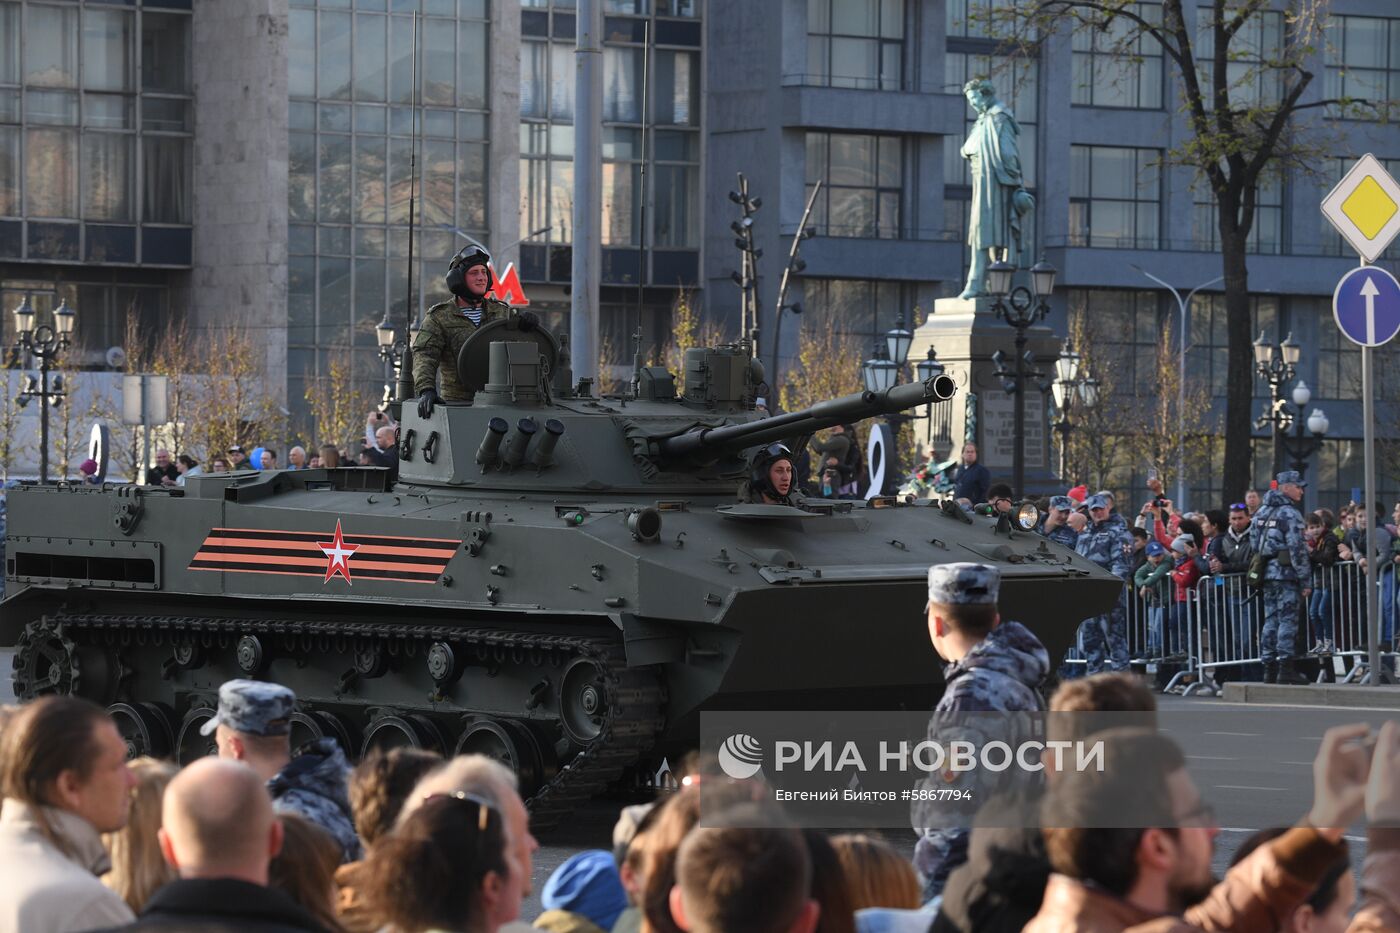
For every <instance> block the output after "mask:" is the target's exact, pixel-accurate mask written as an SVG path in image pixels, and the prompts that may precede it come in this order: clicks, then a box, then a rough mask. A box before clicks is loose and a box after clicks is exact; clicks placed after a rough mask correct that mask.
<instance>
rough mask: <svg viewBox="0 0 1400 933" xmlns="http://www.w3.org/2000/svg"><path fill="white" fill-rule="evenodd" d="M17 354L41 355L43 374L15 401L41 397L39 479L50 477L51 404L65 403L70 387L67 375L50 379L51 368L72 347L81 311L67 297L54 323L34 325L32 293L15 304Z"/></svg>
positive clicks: (39, 356)
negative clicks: (31, 304) (66, 382)
mask: <svg viewBox="0 0 1400 933" xmlns="http://www.w3.org/2000/svg"><path fill="white" fill-rule="evenodd" d="M14 315H15V346H14V350H15V355H16V356H17V357H19V358H20V359H21V360H22V359H23V357H24V356H25V354H29V355H31V356H36V357H38V358H39V378H38V379H37V380H36V379H35V378H34V377H33V376H30V377H29V379H28V381H27V382H26V383H25V386H24V390H23V391H21V392H20V393H19V395H18V396H17V397H16V398H15V402H16V403H17V404H19V405H20V406H21V407H23V406H25V405H28V404H29V401H30V399H35V398H37V399H38V400H39V482H41V483H47V482H48V481H49V407H50V406H51V405H61V404H63V398H64V396H65V395H66V394H67V391H66V390H65V389H64V387H63V376H62V375H61V374H60V375H57V376H54V378H53V379H52V380H50V379H49V371H50V370H51V369H52V368H53V364H54V361H55V360H56V359H58V355H59V354H60V353H62V352H63V351H64V350H66V349H68V346H69V343H70V340H69V338H70V337H71V336H72V334H73V324H74V322H75V321H76V319H77V317H78V315H77V313H76V312H74V311H73V309H72V308H70V307H68V302H67V301H66V300H65V301H63V302H60V304H59V306H58V309H57V310H55V311H54V313H53V323H52V324H40V325H39V326H37V327H36V326H34V319H35V317H36V315H35V313H34V309H33V308H32V307H31V306H30V304H29V297H28V296H25V298H24V300H23V301H21V302H20V303H19V307H17V308H15V311H14Z"/></svg>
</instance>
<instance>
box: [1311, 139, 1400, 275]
mask: <svg viewBox="0 0 1400 933" xmlns="http://www.w3.org/2000/svg"><path fill="white" fill-rule="evenodd" d="M1322 214H1323V216H1324V217H1326V218H1327V219H1328V220H1329V221H1331V223H1332V226H1334V227H1336V228H1337V232H1338V233H1340V234H1341V235H1342V236H1343V237H1344V238H1345V239H1346V241H1347V242H1348V243H1350V244H1351V246H1352V248H1353V249H1355V250H1356V251H1357V252H1358V253H1360V254H1361V258H1362V259H1364V260H1366V261H1367V262H1375V261H1376V257H1378V256H1380V254H1381V253H1383V252H1385V248H1386V247H1387V246H1389V245H1390V241H1391V240H1393V239H1395V237H1396V235H1397V234H1400V184H1397V183H1396V181H1395V179H1394V178H1391V177H1390V173H1389V172H1387V171H1386V170H1385V166H1383V165H1381V163H1380V160H1379V159H1377V158H1376V157H1375V156H1373V155H1371V154H1370V153H1367V154H1366V155H1364V156H1362V157H1361V158H1360V159H1359V160H1358V161H1357V163H1356V164H1355V165H1354V166H1352V168H1351V171H1349V172H1347V174H1346V177H1345V178H1343V179H1342V181H1341V183H1340V184H1339V185H1337V187H1335V188H1333V189H1332V191H1331V193H1330V194H1328V195H1327V197H1325V198H1323V200H1322Z"/></svg>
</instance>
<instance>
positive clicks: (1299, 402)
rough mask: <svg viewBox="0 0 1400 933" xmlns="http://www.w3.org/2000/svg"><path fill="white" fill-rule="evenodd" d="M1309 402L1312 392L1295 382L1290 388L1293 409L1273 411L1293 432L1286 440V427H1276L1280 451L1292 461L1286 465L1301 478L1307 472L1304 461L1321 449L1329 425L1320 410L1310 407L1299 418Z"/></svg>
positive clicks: (1299, 381)
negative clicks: (1285, 453) (1309, 412)
mask: <svg viewBox="0 0 1400 933" xmlns="http://www.w3.org/2000/svg"><path fill="white" fill-rule="evenodd" d="M1310 401H1312V390H1311V389H1309V388H1308V386H1307V383H1305V382H1303V380H1301V379H1299V380H1298V384H1297V385H1295V386H1294V387H1293V408H1294V410H1293V411H1285V410H1283V409H1280V410H1277V411H1275V412H1274V414H1275V416H1278V415H1282V416H1283V417H1284V418H1285V419H1286V420H1287V421H1289V422H1291V423H1292V426H1293V429H1294V431H1295V434H1294V436H1293V437H1289V436H1288V435H1287V430H1288V426H1287V425H1281V426H1280V428H1279V434H1280V440H1281V442H1282V444H1283V449H1284V450H1285V451H1286V452H1287V454H1288V456H1289V458H1291V460H1292V462H1291V463H1290V464H1289V466H1291V467H1292V468H1293V469H1295V470H1297V471H1298V473H1299V475H1301V476H1304V477H1306V476H1307V473H1308V458H1309V457H1311V456H1312V455H1313V454H1315V453H1317V452H1318V451H1319V450H1320V449H1322V442H1323V441H1324V440H1325V439H1326V437H1327V429H1328V428H1329V427H1331V422H1329V421H1328V420H1327V416H1326V415H1325V414H1323V412H1322V409H1320V408H1314V409H1313V410H1312V413H1311V414H1310V415H1308V417H1307V418H1306V419H1304V418H1303V411H1304V409H1305V408H1306V407H1307V404H1308V402H1310ZM1305 428H1306V429H1307V431H1308V432H1309V433H1311V434H1312V436H1311V437H1308V436H1307V435H1305V434H1304V433H1303V431H1304V429H1305Z"/></svg>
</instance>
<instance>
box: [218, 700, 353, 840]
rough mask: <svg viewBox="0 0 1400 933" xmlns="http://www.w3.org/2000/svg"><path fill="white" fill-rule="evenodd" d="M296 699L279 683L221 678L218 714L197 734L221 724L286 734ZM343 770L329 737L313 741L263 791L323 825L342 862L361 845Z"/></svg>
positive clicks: (277, 805) (281, 806) (279, 806)
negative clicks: (224, 680) (222, 680)
mask: <svg viewBox="0 0 1400 933" xmlns="http://www.w3.org/2000/svg"><path fill="white" fill-rule="evenodd" d="M296 699H297V698H296V694H294V693H293V692H292V691H291V690H288V689H287V688H286V687H284V686H282V685H281V684H271V683H266V682H264V681H261V680H230V681H227V682H226V683H224V685H223V686H221V687H220V688H219V709H218V712H217V713H216V714H215V715H214V718H213V719H210V720H209V721H208V722H206V723H205V724H204V725H203V726H201V727H200V730H199V731H200V734H201V735H209V734H210V733H212V732H213V731H214V730H215V729H217V728H218V727H219V726H220V725H223V726H226V727H228V728H229V729H232V730H233V731H234V732H242V733H246V734H248V735H261V736H270V735H286V736H290V735H291V731H292V721H291V715H292V713H293V711H294V710H295V708H296ZM349 771H350V765H349V763H348V762H346V760H345V753H344V752H342V751H341V750H340V746H339V745H338V744H336V741H335V739H330V738H322V739H317V740H316V741H315V742H310V743H308V744H307V745H305V746H304V747H303V748H302V749H300V751H299V753H298V755H297V757H295V758H293V759H292V760H291V761H290V762H288V764H287V766H286V767H285V768H283V769H282V770H281V771H279V772H278V773H277V774H276V775H274V776H273V778H272V780H270V781H268V782H267V790H268V793H269V794H271V795H272V803H273V808H274V809H276V810H277V811H279V812H282V813H296V814H297V815H299V816H302V817H305V818H306V819H307V820H309V821H311V822H312V823H315V824H316V825H317V826H319V827H321V828H322V829H324V830H325V831H326V832H327V833H329V834H330V836H331V838H333V839H334V840H335V841H336V843H337V844H339V846H340V851H341V857H342V858H343V859H344V861H346V862H353V861H355V860H356V859H358V858H360V856H361V849H360V837H359V835H358V834H356V832H355V824H354V822H353V820H352V819H351V815H350V795H349V789H348V787H347V785H346V778H347V776H348V774H349Z"/></svg>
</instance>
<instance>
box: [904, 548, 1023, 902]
mask: <svg viewBox="0 0 1400 933" xmlns="http://www.w3.org/2000/svg"><path fill="white" fill-rule="evenodd" d="M1000 588H1001V573H1000V571H998V570H997V568H996V567H992V566H989V565H987V564H973V563H954V564H935V565H933V566H932V567H930V568H929V571H928V599H929V602H928V633H929V640H930V641H932V642H933V647H934V650H935V651H937V652H938V654H939V656H940V657H942V658H943V659H944V660H945V661H947V662H948V663H947V664H946V665H945V666H944V668H943V680H944V684H945V688H944V691H943V696H942V698H941V699H939V701H938V705H937V706H935V707H934V710H933V717H932V719H931V720H930V721H929V734H928V737H929V740H930V741H932V742H936V743H939V744H941V745H943V746H944V747H947V746H948V745H949V743H950V742H951V741H955V740H967V741H971V742H973V743H974V745H977V746H979V747H981V746H984V745H985V744H986V743H987V742H989V741H992V740H997V741H1006V742H1008V743H1013V742H1014V741H1015V740H1016V739H1017V737H1018V736H1020V735H1021V732H1023V731H1024V729H1025V727H1026V726H1028V723H1027V722H1026V721H1024V720H1022V719H1021V718H1020V717H1011V716H998V715H985V714H995V713H1007V712H1029V711H1033V710H1039V709H1043V708H1044V706H1043V704H1042V703H1041V699H1040V694H1039V693H1038V692H1037V688H1038V687H1039V685H1040V684H1041V682H1042V681H1043V680H1044V679H1045V675H1046V674H1047V673H1049V671H1050V656H1049V654H1048V653H1047V652H1046V650H1045V646H1044V645H1042V644H1041V643H1040V640H1039V639H1038V638H1036V637H1035V635H1033V634H1032V633H1031V631H1030V629H1028V628H1026V627H1025V626H1024V625H1022V624H1021V623H1019V622H1012V621H1009V620H1008V621H1005V622H1003V621H1002V618H1001V615H1000V614H999V613H998V612H997V594H998V592H999V590H1000ZM972 713H981V714H984V715H981V716H970V715H963V714H972ZM1024 737H1029V736H1028V735H1026V736H1024ZM983 780H984V779H983V778H982V777H981V776H980V775H978V774H977V773H976V772H968V773H967V774H964V775H960V776H958V777H957V778H956V783H957V785H958V786H961V787H963V788H964V789H967V790H971V791H972V792H973V795H974V796H973V799H974V800H982V799H985V797H986V796H987V794H988V793H990V792H991V791H992V790H993V788H990V787H988V786H985V784H983V783H982V781H983ZM926 782H928V783H927V785H926V786H928V787H929V788H930V789H936V788H946V787H950V786H951V785H953V784H954V783H955V781H954V780H953V779H952V777H951V775H949V776H937V775H933V776H930V777H929V778H927V779H926ZM967 815H968V811H967V810H966V807H965V805H962V806H961V807H955V808H954V810H953V811H949V812H948V813H944V814H940V812H939V807H938V805H937V804H934V803H931V802H930V803H928V804H921V805H918V806H915V807H914V810H913V823H914V831H915V832H916V833H918V834H919V840H918V842H917V843H916V844H915V846H914V865H915V867H916V868H918V869H919V873H920V874H921V875H922V876H923V879H924V900H925V902H927V901H929V900H931V899H932V898H933V897H935V896H937V895H938V894H939V893H941V892H942V890H943V885H944V883H945V882H946V881H947V880H948V875H949V873H950V872H951V871H952V870H953V869H955V868H957V867H958V866H959V865H961V864H962V863H963V862H965V861H967V839H968V833H969V830H968V828H967V826H966V823H965V822H964V824H963V825H951V824H953V823H957V822H959V819H958V817H959V816H961V817H962V818H964V819H965V817H966V816H967Z"/></svg>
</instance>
